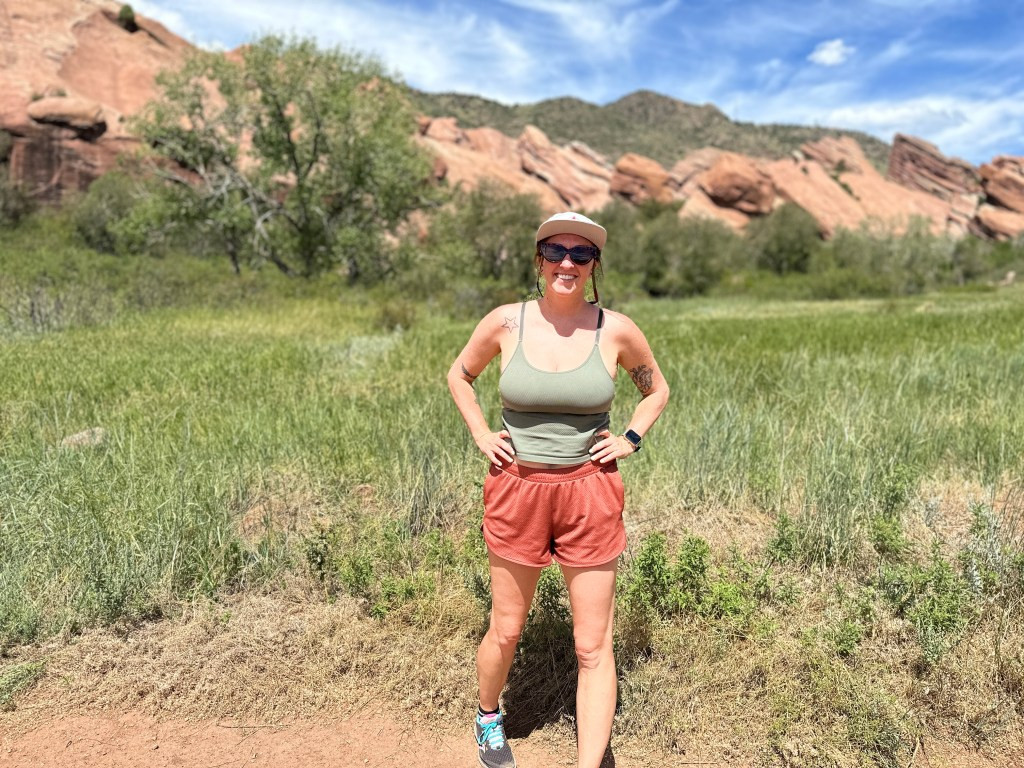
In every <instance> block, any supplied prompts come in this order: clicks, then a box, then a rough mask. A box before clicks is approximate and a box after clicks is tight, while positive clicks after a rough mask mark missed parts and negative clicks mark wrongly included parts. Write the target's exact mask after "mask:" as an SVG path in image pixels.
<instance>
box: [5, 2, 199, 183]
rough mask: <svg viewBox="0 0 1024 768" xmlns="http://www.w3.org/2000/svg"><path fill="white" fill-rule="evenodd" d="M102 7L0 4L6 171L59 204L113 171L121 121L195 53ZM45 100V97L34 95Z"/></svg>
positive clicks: (150, 24) (121, 142)
mask: <svg viewBox="0 0 1024 768" xmlns="http://www.w3.org/2000/svg"><path fill="white" fill-rule="evenodd" d="M119 8H120V4H119V3H116V2H108V1H107V0H5V2H3V3H0V129H3V130H6V131H7V132H8V133H10V134H11V135H12V136H13V137H14V142H13V148H12V151H11V156H10V173H11V176H12V178H13V179H14V181H16V182H19V183H22V184H24V185H25V186H26V187H27V188H28V189H29V190H30V191H31V192H32V193H33V194H35V195H36V196H38V197H40V198H42V199H46V200H52V201H57V200H60V199H61V196H62V194H63V192H64V191H65V190H67V189H83V188H85V186H87V185H88V184H89V183H90V182H91V181H92V180H93V179H95V178H96V177H97V176H99V175H102V174H103V173H105V172H106V171H107V170H109V169H110V168H112V167H113V165H114V163H115V161H116V158H117V155H118V154H119V153H121V152H123V151H125V149H126V148H128V147H129V146H132V145H133V144H132V141H131V139H130V138H129V137H128V136H127V135H126V133H125V131H124V126H123V122H122V121H123V118H124V116H126V115H131V114H134V113H136V112H137V111H138V110H139V109H140V108H141V106H142V105H143V104H144V103H145V102H146V101H148V100H149V99H150V98H152V96H153V95H154V94H155V93H156V83H155V77H156V74H157V72H159V71H160V70H162V69H165V68H167V67H173V66H178V65H180V64H181V62H182V61H183V60H184V58H185V56H186V55H187V53H188V52H189V51H190V50H192V47H191V46H190V45H189V44H188V43H187V42H186V41H185V40H183V39H182V38H180V37H178V36H177V35H174V34H173V33H171V32H169V31H168V30H167V29H165V28H164V27H163V26H162V25H160V24H158V23H157V22H155V21H153V20H151V19H147V18H145V17H143V16H139V15H137V16H136V21H137V23H138V29H137V31H136V32H134V33H132V32H128V31H127V30H125V29H124V28H122V27H121V26H120V25H119V24H118V23H117V21H116V17H117V11H118V10H119ZM40 96H44V98H40Z"/></svg>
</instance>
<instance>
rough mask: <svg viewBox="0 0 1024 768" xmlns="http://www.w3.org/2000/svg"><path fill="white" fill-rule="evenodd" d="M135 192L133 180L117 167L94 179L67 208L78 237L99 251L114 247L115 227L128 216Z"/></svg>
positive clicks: (115, 241)
mask: <svg viewBox="0 0 1024 768" xmlns="http://www.w3.org/2000/svg"><path fill="white" fill-rule="evenodd" d="M138 198H139V193H138V191H137V190H136V184H135V182H134V181H133V180H132V179H131V178H130V177H129V176H128V175H127V174H125V173H123V172H121V171H111V172H109V173H106V174H104V175H103V176H101V177H100V178H98V179H96V181H94V182H93V183H92V184H91V185H89V189H88V190H87V191H86V193H85V194H84V195H83V196H82V197H81V198H80V199H79V200H78V202H77V203H75V205H74V207H73V208H72V210H71V220H72V222H73V223H74V226H75V231H76V232H78V235H79V236H80V237H81V238H82V241H83V242H84V243H85V244H86V245H88V246H89V247H90V248H93V249H95V250H97V251H100V252H101V253H116V252H117V251H118V240H119V234H118V231H117V229H118V227H119V226H120V225H121V224H122V223H123V222H124V221H125V219H127V218H128V215H129V214H130V213H131V210H132V208H133V207H134V206H135V205H136V202H137V200H138Z"/></svg>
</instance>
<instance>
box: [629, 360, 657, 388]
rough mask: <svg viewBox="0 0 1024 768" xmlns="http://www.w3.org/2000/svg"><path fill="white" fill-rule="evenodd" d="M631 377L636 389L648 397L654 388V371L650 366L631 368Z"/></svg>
mask: <svg viewBox="0 0 1024 768" xmlns="http://www.w3.org/2000/svg"><path fill="white" fill-rule="evenodd" d="M629 375H630V376H631V377H632V378H633V383H634V384H636V388H637V389H639V390H640V394H642V395H646V394H647V393H648V392H650V391H651V387H653V386H654V370H653V369H651V368H650V367H649V366H646V365H638V366H637V367H636V368H630V369H629Z"/></svg>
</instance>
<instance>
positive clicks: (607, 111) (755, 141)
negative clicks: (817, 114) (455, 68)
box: [411, 90, 889, 172]
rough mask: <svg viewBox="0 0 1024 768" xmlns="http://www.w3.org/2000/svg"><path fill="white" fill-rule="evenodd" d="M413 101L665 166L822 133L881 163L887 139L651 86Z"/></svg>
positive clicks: (773, 154)
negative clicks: (594, 100) (762, 119)
mask: <svg viewBox="0 0 1024 768" xmlns="http://www.w3.org/2000/svg"><path fill="white" fill-rule="evenodd" d="M411 96H412V100H413V104H414V105H415V106H416V107H417V109H419V110H420V111H422V112H423V113H424V114H427V115H429V116H431V117H442V116H452V117H455V118H457V119H458V121H459V125H460V126H462V127H463V128H478V127H480V126H485V125H486V126H490V127H492V128H497V129H498V130H499V131H501V132H502V133H505V134H507V135H509V136H517V135H519V133H520V132H521V131H522V129H523V127H524V126H526V125H527V124H532V125H536V126H537V127H538V128H540V129H541V130H542V131H544V133H546V134H547V135H548V136H549V137H550V138H551V140H552V141H554V142H555V143H558V144H565V143H568V142H569V141H573V140H579V141H582V142H584V143H585V144H587V145H589V146H590V147H591V148H592V149H595V150H597V151H598V152H600V153H601V154H603V155H605V156H606V157H607V158H608V159H609V160H611V161H612V162H614V161H615V160H617V159H618V158H619V157H621V156H622V155H623V154H625V153H626V152H637V153H639V154H641V155H646V156H647V157H650V158H653V159H654V160H657V161H658V162H659V163H661V164H662V165H663V166H665V167H666V168H671V167H672V166H673V165H674V164H675V162H676V161H677V160H679V159H680V158H682V157H683V156H684V155H685V154H686V153H687V152H689V151H691V150H694V149H699V148H701V147H705V146H714V147H718V148H720V149H728V150H732V151H735V152H741V153H743V154H745V155H755V156H759V157H770V158H779V157H784V156H786V155H788V154H790V153H791V152H792V151H793V150H795V149H798V148H799V147H800V145H801V144H803V143H805V142H808V141H816V140H818V139H820V138H822V137H824V136H834V137H839V136H850V137H852V138H853V139H855V140H856V141H857V142H858V143H859V144H860V145H861V146H862V147H863V148H864V153H865V154H866V155H867V157H868V159H869V160H870V161H871V163H872V164H873V165H874V166H875V167H876V168H878V169H879V170H881V171H883V172H884V170H885V168H886V166H887V164H888V162H889V145H888V144H886V143H885V142H883V141H879V140H878V139H876V138H875V137H873V136H869V135H867V134H866V133H861V132H859V131H843V130H839V129H835V128H821V127H811V126H801V125H777V124H765V125H759V124H755V123H741V122H735V121H733V120H730V119H729V118H728V117H727V116H726V115H725V114H724V113H723V112H722V111H721V110H719V109H718V108H717V107H715V106H713V105H711V104H705V105H703V106H698V105H695V104H687V103H686V102H683V101H678V100H677V99H673V98H670V97H668V96H663V95H661V94H659V93H654V92H652V91H636V92H634V93H631V94H629V95H628V96H623V97H622V98H621V99H619V100H618V101H616V102H613V103H611V104H608V105H606V106H603V107H599V106H597V105H596V104H589V103H587V102H585V101H581V100H579V99H574V98H560V99H548V100H547V101H540V102H537V103H536V104H517V105H515V106H511V107H509V106H505V105H503V104H499V103H498V102H495V101H490V100H488V99H484V98H481V97H479V96H467V95H463V94H458V93H424V92H422V91H415V90H413V91H412V93H411Z"/></svg>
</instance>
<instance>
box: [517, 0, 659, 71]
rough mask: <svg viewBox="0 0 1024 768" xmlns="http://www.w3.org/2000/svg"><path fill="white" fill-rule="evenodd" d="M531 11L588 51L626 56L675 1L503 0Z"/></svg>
mask: <svg viewBox="0 0 1024 768" xmlns="http://www.w3.org/2000/svg"><path fill="white" fill-rule="evenodd" d="M502 2H503V3H504V4H505V5H511V6H513V7H514V8H519V9H521V10H525V11H531V12H533V13H538V14H543V15H545V16H549V17H551V18H552V19H553V20H554V23H555V24H556V25H557V26H558V28H559V31H560V32H561V33H563V34H566V35H569V36H570V37H572V38H574V39H575V40H577V41H579V42H580V43H582V44H584V45H586V46H587V55H588V56H590V57H598V58H603V59H615V58H628V57H630V56H632V55H633V53H634V51H633V50H632V48H633V46H634V45H635V44H636V42H637V41H638V40H639V39H641V38H643V37H644V36H645V35H647V34H648V32H649V31H650V28H651V25H652V24H654V23H655V22H656V21H658V20H659V19H661V18H663V17H665V16H666V15H668V14H669V13H671V12H672V10H674V9H675V7H676V5H678V0H664V2H661V3H659V4H657V5H653V6H651V5H649V4H647V3H643V2H638V0H606V1H605V2H593V0H502Z"/></svg>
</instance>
